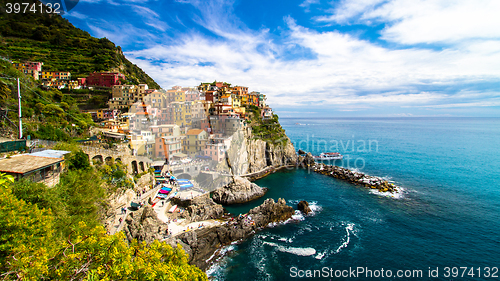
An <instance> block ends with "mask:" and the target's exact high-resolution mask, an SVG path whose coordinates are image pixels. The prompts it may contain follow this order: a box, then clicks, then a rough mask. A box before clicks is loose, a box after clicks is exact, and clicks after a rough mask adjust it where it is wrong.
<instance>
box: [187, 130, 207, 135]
mask: <svg viewBox="0 0 500 281" xmlns="http://www.w3.org/2000/svg"><path fill="white" fill-rule="evenodd" d="M202 132H203V130H201V129H191V130H189V131H187V133H186V135H199V134H201V133H202Z"/></svg>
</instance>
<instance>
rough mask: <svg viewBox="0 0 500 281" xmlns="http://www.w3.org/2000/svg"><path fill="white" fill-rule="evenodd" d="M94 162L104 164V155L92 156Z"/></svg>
mask: <svg viewBox="0 0 500 281" xmlns="http://www.w3.org/2000/svg"><path fill="white" fill-rule="evenodd" d="M92 163H94V164H102V163H103V160H102V155H96V156H94V157H92Z"/></svg>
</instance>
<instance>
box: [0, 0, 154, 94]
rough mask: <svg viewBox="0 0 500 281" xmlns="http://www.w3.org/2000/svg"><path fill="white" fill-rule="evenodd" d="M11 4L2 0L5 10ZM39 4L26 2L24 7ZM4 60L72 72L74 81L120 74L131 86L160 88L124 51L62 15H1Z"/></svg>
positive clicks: (1, 53) (1, 45) (0, 28)
mask: <svg viewBox="0 0 500 281" xmlns="http://www.w3.org/2000/svg"><path fill="white" fill-rule="evenodd" d="M7 2H11V1H8V0H0V5H1V6H2V7H5V4H6V3H7ZM35 2H36V3H37V4H39V3H40V2H39V1H36V0H26V1H24V2H23V3H35ZM0 35H1V37H0V41H1V43H2V44H0V56H3V57H6V58H9V59H11V60H16V61H25V60H29V61H40V62H43V63H44V65H43V70H47V71H69V72H71V76H72V78H73V79H74V78H79V77H87V76H88V74H89V73H91V72H94V71H118V70H119V71H120V72H121V73H123V74H124V75H125V76H126V78H127V80H128V81H129V83H132V84H139V83H146V84H148V86H149V87H150V88H154V89H158V88H159V85H158V84H157V83H156V82H155V81H154V80H153V79H152V78H151V77H149V76H148V75H147V74H146V73H145V72H144V71H143V70H142V69H140V68H139V67H138V66H137V65H135V64H132V63H131V62H130V61H128V60H127V59H126V58H125V56H124V55H123V52H122V50H121V48H120V47H119V46H118V47H117V46H115V44H114V43H113V42H111V41H109V40H108V39H107V38H101V39H97V38H94V37H92V36H90V34H89V33H88V32H86V31H83V30H81V29H78V28H76V27H74V26H73V25H72V24H71V23H70V22H69V21H68V20H66V19H64V18H62V17H61V16H60V15H53V14H47V13H25V14H21V13H19V14H16V13H11V14H7V13H0Z"/></svg>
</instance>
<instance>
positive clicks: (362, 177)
mask: <svg viewBox="0 0 500 281" xmlns="http://www.w3.org/2000/svg"><path fill="white" fill-rule="evenodd" d="M310 168H311V169H312V170H313V171H314V172H316V173H320V174H323V175H326V176H331V177H334V178H336V179H341V180H345V181H347V182H349V183H353V184H356V185H361V186H364V187H367V188H370V189H377V190H378V191H380V192H390V193H394V192H398V187H397V186H396V185H394V184H393V183H390V182H388V181H387V180H384V179H383V178H380V177H374V176H369V175H366V174H364V173H361V172H356V171H351V170H349V169H346V168H343V167H339V166H333V165H326V164H323V163H316V164H314V165H313V166H311V167H310Z"/></svg>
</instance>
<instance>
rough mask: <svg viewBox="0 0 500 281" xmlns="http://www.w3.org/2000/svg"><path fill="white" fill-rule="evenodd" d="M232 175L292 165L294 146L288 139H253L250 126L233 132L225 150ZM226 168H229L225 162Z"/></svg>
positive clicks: (294, 157)
mask: <svg viewBox="0 0 500 281" xmlns="http://www.w3.org/2000/svg"><path fill="white" fill-rule="evenodd" d="M227 154H228V158H229V165H230V168H231V172H232V174H233V175H244V174H247V173H254V172H258V171H261V170H263V169H265V168H267V167H269V166H273V167H281V166H285V165H294V164H295V163H296V161H297V155H296V153H295V148H294V147H293V144H292V142H291V141H290V139H288V138H287V139H283V140H281V141H280V142H276V143H266V142H265V141H263V140H260V139H255V138H254V135H253V134H252V131H251V128H247V129H245V130H240V131H237V132H236V133H234V134H233V136H232V140H231V147H230V148H229V150H228V151H227ZM223 165H225V166H226V169H227V170H229V167H227V165H226V163H224V164H223Z"/></svg>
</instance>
